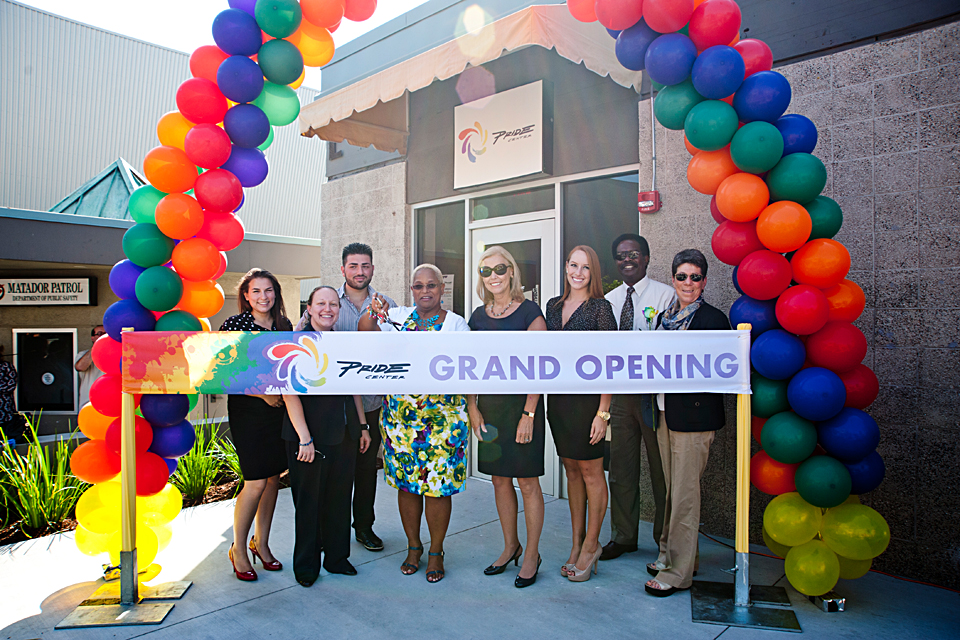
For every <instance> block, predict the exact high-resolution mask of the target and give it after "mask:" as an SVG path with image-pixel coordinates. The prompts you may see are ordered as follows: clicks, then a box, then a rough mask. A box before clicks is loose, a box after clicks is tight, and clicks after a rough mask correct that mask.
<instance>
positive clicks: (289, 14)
mask: <svg viewBox="0 0 960 640" xmlns="http://www.w3.org/2000/svg"><path fill="white" fill-rule="evenodd" d="M253 16H254V17H255V18H256V19H257V24H258V25H259V26H260V28H261V29H262V30H263V31H264V32H265V33H266V34H267V35H270V36H273V37H274V38H286V37H287V36H291V35H293V32H294V31H296V30H297V29H298V28H299V27H300V21H301V20H302V19H303V12H302V11H301V10H300V3H299V2H297V0H257V4H256V8H254V10H253ZM260 51H263V49H262V48H261V49H260ZM257 59H258V60H259V59H260V54H259V53H258V54H257ZM261 66H262V65H261ZM297 76H298V77H299V76H300V74H299V73H298V74H297ZM296 79H297V78H294V79H293V80H296ZM293 80H291V81H290V82H293Z"/></svg>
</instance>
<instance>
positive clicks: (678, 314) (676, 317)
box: [661, 294, 703, 331]
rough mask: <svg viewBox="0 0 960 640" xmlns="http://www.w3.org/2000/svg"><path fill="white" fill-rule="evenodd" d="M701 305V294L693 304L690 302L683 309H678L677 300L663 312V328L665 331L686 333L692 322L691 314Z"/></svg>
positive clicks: (678, 302) (678, 303)
mask: <svg viewBox="0 0 960 640" xmlns="http://www.w3.org/2000/svg"><path fill="white" fill-rule="evenodd" d="M701 304H703V294H700V297H699V298H697V299H696V300H695V301H694V302H691V303H690V304H688V305H687V306H686V307H684V308H683V309H680V301H679V300H677V301H675V302H674V303H673V305H671V306H670V308H669V309H667V310H666V311H664V312H663V320H661V323H662V324H663V328H664V329H666V330H667V331H686V330H687V327H689V326H690V321H691V320H693V314H695V313H696V312H697V309H699V308H700V305H701Z"/></svg>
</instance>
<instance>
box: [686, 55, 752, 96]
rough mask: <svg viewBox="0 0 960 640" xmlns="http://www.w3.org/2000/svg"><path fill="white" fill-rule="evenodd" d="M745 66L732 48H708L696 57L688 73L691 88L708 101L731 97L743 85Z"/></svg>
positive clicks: (741, 58) (741, 57)
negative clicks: (691, 81)
mask: <svg viewBox="0 0 960 640" xmlns="http://www.w3.org/2000/svg"><path fill="white" fill-rule="evenodd" d="M744 73H746V65H744V64H743V56H741V55H740V52H739V51H737V50H736V49H734V48H733V47H728V46H725V45H717V46H714V47H709V48H707V49H706V50H704V51H703V52H702V53H701V54H700V55H699V56H697V60H696V62H694V63H693V69H692V71H691V72H690V78H691V79H692V80H693V87H694V89H696V90H697V93H699V94H700V95H702V96H703V97H704V98H706V99H708V100H720V99H721V98H726V97H727V96H732V95H733V94H734V92H735V91H736V90H737V89H739V88H740V85H741V84H742V83H743V74H744Z"/></svg>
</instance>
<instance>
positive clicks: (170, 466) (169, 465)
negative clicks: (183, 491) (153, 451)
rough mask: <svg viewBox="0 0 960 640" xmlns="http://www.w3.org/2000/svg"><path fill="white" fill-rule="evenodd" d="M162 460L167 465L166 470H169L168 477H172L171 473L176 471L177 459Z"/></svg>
mask: <svg viewBox="0 0 960 640" xmlns="http://www.w3.org/2000/svg"><path fill="white" fill-rule="evenodd" d="M162 460H163V461H164V462H166V463H167V469H169V470H170V475H173V472H174V471H176V470H177V459H176V458H162Z"/></svg>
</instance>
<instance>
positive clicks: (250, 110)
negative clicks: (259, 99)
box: [223, 61, 270, 149]
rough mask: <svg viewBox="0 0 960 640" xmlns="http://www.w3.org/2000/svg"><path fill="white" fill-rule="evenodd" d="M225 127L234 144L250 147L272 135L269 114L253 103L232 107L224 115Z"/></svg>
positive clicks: (256, 145)
mask: <svg viewBox="0 0 960 640" xmlns="http://www.w3.org/2000/svg"><path fill="white" fill-rule="evenodd" d="M251 62H252V61H251ZM261 80H262V77H261ZM223 128H224V129H225V130H226V132H227V135H228V136H230V141H231V142H232V143H233V144H235V145H236V146H238V147H246V148H248V149H254V148H256V147H259V146H260V145H261V144H263V143H264V142H266V140H267V138H269V137H270V121H269V120H268V119H267V114H265V113H264V112H263V109H261V108H260V107H258V106H256V105H253V104H238V105H236V106H233V107H230V109H228V110H227V115H225V116H224V117H223Z"/></svg>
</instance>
